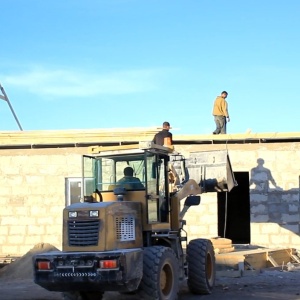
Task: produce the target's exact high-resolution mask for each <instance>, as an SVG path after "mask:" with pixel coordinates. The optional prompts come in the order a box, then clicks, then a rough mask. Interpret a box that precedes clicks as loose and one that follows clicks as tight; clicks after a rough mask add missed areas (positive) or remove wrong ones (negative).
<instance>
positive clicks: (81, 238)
mask: <svg viewBox="0 0 300 300" xmlns="http://www.w3.org/2000/svg"><path fill="white" fill-rule="evenodd" d="M99 228H100V222H99V220H87V221H78V220H76V221H73V220H72V221H68V237H69V246H97V245H98V241H99Z"/></svg>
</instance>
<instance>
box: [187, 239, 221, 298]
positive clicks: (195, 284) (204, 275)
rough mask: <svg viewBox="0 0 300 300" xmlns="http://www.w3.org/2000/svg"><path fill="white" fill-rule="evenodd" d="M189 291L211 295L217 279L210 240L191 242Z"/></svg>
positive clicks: (189, 250)
mask: <svg viewBox="0 0 300 300" xmlns="http://www.w3.org/2000/svg"><path fill="white" fill-rule="evenodd" d="M187 266H188V280H187V284H188V287H189V290H190V291H191V292H192V293H194V294H202V295H207V294H211V292H212V289H213V286H214V284H215V279H216V262H215V253H214V248H213V246H212V243H211V241H210V240H206V239H195V240H191V241H190V242H189V244H188V246H187Z"/></svg>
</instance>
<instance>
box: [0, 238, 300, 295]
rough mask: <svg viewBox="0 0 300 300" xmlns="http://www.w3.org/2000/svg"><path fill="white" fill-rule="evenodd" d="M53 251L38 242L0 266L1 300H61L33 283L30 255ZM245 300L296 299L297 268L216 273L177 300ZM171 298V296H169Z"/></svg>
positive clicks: (299, 276)
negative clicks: (209, 287) (202, 289)
mask: <svg viewBox="0 0 300 300" xmlns="http://www.w3.org/2000/svg"><path fill="white" fill-rule="evenodd" d="M49 250H56V249H55V248H53V247H52V246H51V245H48V244H41V245H37V246H36V247H35V248H33V249H32V250H30V251H29V252H28V253H27V254H26V255H24V256H23V257H22V258H20V259H19V260H18V261H16V262H14V263H11V264H10V265H8V266H6V267H4V268H2V269H0V299H1V300H2V299H3V300H62V299H63V297H62V295H61V293H59V292H49V291H47V290H45V289H43V288H42V287H40V286H38V285H36V284H35V283H34V282H33V279H32V278H33V271H32V265H31V264H32V255H33V254H34V253H37V252H43V251H49ZM117 299H119V300H137V299H139V298H138V297H135V296H133V295H126V296H125V295H120V294H119V293H113V292H107V293H105V296H104V300H117ZM196 299H201V300H219V299H220V300H240V299H243V300H248V299H262V300H264V299H265V300H268V299H279V300H281V299H285V300H295V299H298V300H300V269H299V268H298V267H296V268H294V269H292V270H290V271H288V270H280V269H276V270H275V269H265V270H263V271H261V272H260V273H253V272H251V273H247V272H245V273H244V276H242V277H238V278H234V277H232V276H231V273H230V272H229V273H228V276H224V274H223V273H222V276H221V275H218V272H217V279H216V285H215V288H214V290H213V292H212V294H211V295H205V296H199V295H193V294H191V293H190V292H189V290H188V288H187V285H186V283H183V284H182V285H181V287H180V293H179V300H196ZM170 300H172V299H170Z"/></svg>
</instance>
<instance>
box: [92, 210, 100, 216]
mask: <svg viewBox="0 0 300 300" xmlns="http://www.w3.org/2000/svg"><path fill="white" fill-rule="evenodd" d="M90 217H91V218H98V217H99V210H90Z"/></svg>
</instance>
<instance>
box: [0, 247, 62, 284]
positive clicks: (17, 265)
mask: <svg viewBox="0 0 300 300" xmlns="http://www.w3.org/2000/svg"><path fill="white" fill-rule="evenodd" d="M57 250H58V249H57V248H56V247H54V246H53V245H51V244H48V243H40V244H37V245H35V246H34V247H33V248H32V249H31V250H29V251H28V252H27V253H26V254H25V255H24V256H22V257H21V258H19V259H17V260H15V261H14V262H12V263H10V264H9V265H7V266H5V267H3V268H1V269H0V278H1V279H2V278H3V279H28V278H33V263H32V258H33V256H34V255H35V254H38V253H43V252H48V251H57Z"/></svg>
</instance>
